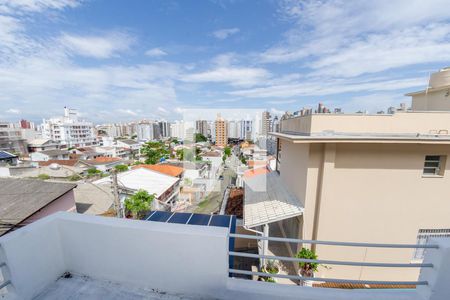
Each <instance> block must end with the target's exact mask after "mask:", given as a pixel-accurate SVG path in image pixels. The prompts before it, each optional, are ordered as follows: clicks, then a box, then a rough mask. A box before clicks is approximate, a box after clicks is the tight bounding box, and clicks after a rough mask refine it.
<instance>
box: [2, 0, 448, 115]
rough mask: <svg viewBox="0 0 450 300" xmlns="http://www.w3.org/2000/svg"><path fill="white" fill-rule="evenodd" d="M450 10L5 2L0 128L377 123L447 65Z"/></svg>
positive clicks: (394, 3) (382, 5)
mask: <svg viewBox="0 0 450 300" xmlns="http://www.w3.org/2000/svg"><path fill="white" fill-rule="evenodd" d="M448 6H449V1H448V0H444V1H441V0H428V1H423V0H406V1H403V0H388V1H384V0H378V1H344V0H342V1H300V0H292V1H276V0H258V1H257V0H254V1H253V0H246V1H244V0H242V1H239V0H234V1H231V0H228V1H227V0H215V1H213V0H210V1H207V0H204V1H201V0H183V1H182V0H180V1H170V0H164V1H163V0H161V1H152V0H142V1H138V0H135V1H113V0H80V1H78V0H0V104H1V109H0V120H6V121H17V120H18V119H20V118H27V119H30V120H34V121H39V120H41V119H42V118H45V117H49V116H53V115H60V114H61V113H62V108H63V107H64V106H69V107H72V108H77V109H78V110H79V111H80V112H81V113H82V115H83V117H85V118H86V119H89V120H91V121H94V122H97V123H98V122H109V121H115V122H118V121H127V120H137V119H142V118H147V119H152V118H165V119H169V120H171V119H175V118H177V116H178V115H180V112H182V110H183V108H264V109H269V110H271V111H273V112H278V113H279V112H282V111H285V110H291V111H293V110H298V109H299V108H301V107H303V106H314V107H315V106H316V103H317V102H319V101H321V102H324V103H325V104H326V105H328V106H330V107H342V108H343V109H344V111H346V112H353V111H357V110H362V109H364V110H365V109H366V110H369V111H371V112H375V111H377V110H380V109H386V108H387V107H388V106H391V105H398V104H399V103H400V102H407V101H409V99H408V98H406V97H404V96H403V94H404V93H406V92H410V91H415V90H419V89H423V88H425V86H426V83H427V80H428V76H429V73H430V72H433V71H435V70H438V69H439V68H442V67H445V66H448V65H450V9H447V8H448Z"/></svg>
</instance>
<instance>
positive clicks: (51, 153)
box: [37, 149, 69, 156]
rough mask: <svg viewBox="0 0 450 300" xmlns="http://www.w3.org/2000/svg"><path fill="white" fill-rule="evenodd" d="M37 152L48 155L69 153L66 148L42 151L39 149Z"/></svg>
mask: <svg viewBox="0 0 450 300" xmlns="http://www.w3.org/2000/svg"><path fill="white" fill-rule="evenodd" d="M37 153H42V154H45V155H48V156H56V155H64V154H69V151H67V150H60V149H54V150H43V151H39V152H37Z"/></svg>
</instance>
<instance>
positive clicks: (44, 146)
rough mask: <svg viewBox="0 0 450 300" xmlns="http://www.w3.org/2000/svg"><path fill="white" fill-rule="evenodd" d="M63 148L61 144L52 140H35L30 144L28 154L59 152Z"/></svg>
mask: <svg viewBox="0 0 450 300" xmlns="http://www.w3.org/2000/svg"><path fill="white" fill-rule="evenodd" d="M60 147H61V145H60V143H59V142H56V141H52V140H50V139H34V140H32V141H30V142H29V143H28V152H30V153H32V152H40V151H45V150H57V149H59V148H60Z"/></svg>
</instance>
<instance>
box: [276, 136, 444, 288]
mask: <svg viewBox="0 0 450 300" xmlns="http://www.w3.org/2000/svg"><path fill="white" fill-rule="evenodd" d="M280 149H281V162H282V163H281V164H280V166H279V171H280V176H281V177H282V179H283V180H284V181H285V182H286V184H287V186H288V187H289V188H290V190H291V191H292V192H293V193H295V195H296V196H297V197H298V198H299V199H301V201H303V202H304V204H305V212H304V215H303V226H302V229H301V231H302V232H301V236H302V237H303V238H305V239H317V240H339V241H349V242H373V243H411V244H414V243H416V242H417V238H418V233H419V230H420V229H446V228H450V217H449V216H450V201H449V200H448V199H450V188H449V187H450V163H449V162H448V160H447V159H446V158H447V157H448V156H449V155H450V146H448V145H437V144H401V143H389V144H386V143H379V144H375V143H334V144H333V143H330V144H323V143H322V144H310V143H304V144H294V143H292V142H290V141H287V140H282V141H281V146H280ZM426 156H434V159H436V156H439V157H440V166H439V172H437V173H436V174H430V172H429V171H426V170H427V169H424V167H425V160H426ZM427 160H428V159H427ZM287 162H288V163H287ZM432 165H433V166H436V163H433V164H432ZM427 168H430V167H427ZM424 170H425V173H424ZM316 252H317V254H318V256H319V258H322V259H332V260H351V261H366V262H369V261H373V262H392V261H397V262H404V263H410V262H411V261H413V260H414V255H415V253H414V250H413V249H403V250H402V249H400V250H391V249H377V248H367V249H366V248H358V247H354V248H347V247H346V248H345V249H344V248H342V247H332V246H321V245H318V246H317V248H316ZM330 267H331V269H326V268H323V267H320V268H319V272H318V274H317V276H319V277H320V276H326V277H329V278H331V277H335V278H349V279H374V280H375V279H377V278H380V276H381V277H383V278H384V279H386V280H391V279H392V280H408V279H410V280H414V279H416V278H417V275H418V269H413V268H411V269H389V272H386V269H384V270H383V269H382V268H369V267H363V268H362V267H345V266H330Z"/></svg>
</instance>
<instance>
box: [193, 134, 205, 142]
mask: <svg viewBox="0 0 450 300" xmlns="http://www.w3.org/2000/svg"><path fill="white" fill-rule="evenodd" d="M207 141H208V139H207V138H206V136H204V135H203V134H201V133H196V134H195V142H196V143H200V142H207Z"/></svg>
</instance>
